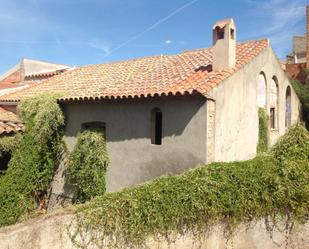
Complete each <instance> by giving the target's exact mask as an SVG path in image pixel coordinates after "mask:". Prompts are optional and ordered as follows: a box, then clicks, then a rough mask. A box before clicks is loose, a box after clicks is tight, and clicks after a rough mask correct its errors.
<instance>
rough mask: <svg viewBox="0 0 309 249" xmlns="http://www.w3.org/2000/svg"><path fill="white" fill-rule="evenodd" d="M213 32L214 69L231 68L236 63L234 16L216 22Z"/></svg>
mask: <svg viewBox="0 0 309 249" xmlns="http://www.w3.org/2000/svg"><path fill="white" fill-rule="evenodd" d="M212 32H213V65H212V68H213V70H222V69H230V68H232V67H234V66H235V63H236V27H235V24H234V21H233V19H232V18H230V19H226V20H221V21H218V22H216V23H215V25H214V26H213V28H212Z"/></svg>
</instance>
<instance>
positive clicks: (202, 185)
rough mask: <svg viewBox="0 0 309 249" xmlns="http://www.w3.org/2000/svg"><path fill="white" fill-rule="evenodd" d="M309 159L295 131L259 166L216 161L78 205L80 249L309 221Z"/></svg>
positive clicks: (307, 145)
mask: <svg viewBox="0 0 309 249" xmlns="http://www.w3.org/2000/svg"><path fill="white" fill-rule="evenodd" d="M290 140H291V142H290ZM308 155H309V139H308V132H307V131H306V130H305V129H304V128H302V127H301V126H300V125H296V126H293V127H292V128H291V129H290V131H289V132H288V133H287V135H286V136H285V137H284V138H282V139H281V140H280V141H279V142H278V143H277V144H276V145H275V146H274V147H273V148H272V149H271V152H270V153H264V154H261V155H259V156H257V157H256V158H254V159H252V160H249V161H244V162H231V163H212V164H210V165H205V166H202V167H199V168H197V169H195V170H191V171H188V172H186V173H184V174H182V175H179V176H169V177H161V178H159V179H156V180H154V181H153V182H150V183H147V184H144V185H141V186H137V187H131V188H126V189H124V190H122V191H120V192H116V193H107V194H105V195H103V196H99V197H96V198H94V199H92V200H91V201H90V202H87V203H86V204H83V205H80V206H78V208H77V211H76V220H75V222H76V223H75V224H76V225H75V226H71V228H69V232H70V235H71V239H72V240H73V242H75V243H76V245H77V246H79V247H81V248H90V247H91V246H92V245H98V247H99V248H143V247H144V246H145V242H146V240H147V239H148V238H150V237H152V238H155V239H162V238H167V239H172V238H173V235H175V234H184V233H190V232H192V233H193V234H195V235H198V234H202V233H203V232H205V231H207V230H208V229H209V228H210V227H211V226H212V225H213V224H217V223H222V224H224V225H225V230H226V232H228V233H232V232H233V231H234V229H235V228H237V226H238V225H239V224H240V223H246V222H250V221H255V220H260V219H262V218H268V219H270V220H272V222H273V223H274V224H275V223H276V221H279V220H280V221H282V220H283V219H284V218H286V217H289V218H288V220H287V222H292V223H293V222H305V221H306V220H307V219H308V214H309V212H308V211H309V210H308V208H309V203H308V201H309V189H308V188H309V186H308V182H309V161H308Z"/></svg>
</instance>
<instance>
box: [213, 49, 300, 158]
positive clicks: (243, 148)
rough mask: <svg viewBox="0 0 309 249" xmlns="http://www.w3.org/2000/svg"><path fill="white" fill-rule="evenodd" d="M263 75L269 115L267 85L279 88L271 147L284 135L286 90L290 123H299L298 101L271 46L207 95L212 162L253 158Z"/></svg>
mask: <svg viewBox="0 0 309 249" xmlns="http://www.w3.org/2000/svg"><path fill="white" fill-rule="evenodd" d="M260 72H264V74H265V76H266V86H267V88H266V109H267V112H268V114H269V112H270V100H269V99H270V82H271V79H272V78H273V76H276V77H277V79H278V85H279V108H278V113H279V119H278V120H279V122H278V128H276V129H275V130H271V129H270V128H269V139H270V144H273V143H274V142H275V141H276V140H277V139H278V138H279V136H281V135H283V134H284V133H285V132H286V127H285V91H286V88H287V86H290V87H291V90H292V95H291V100H292V101H291V102H292V103H291V104H292V123H293V122H296V121H298V120H299V109H300V102H299V100H298V98H297V96H296V94H295V92H294V90H293V88H292V86H291V85H290V82H289V80H288V78H287V76H286V74H285V72H284V71H283V70H282V69H281V67H280V64H279V61H278V59H277V58H276V56H275V54H274V53H273V51H272V49H271V47H268V48H266V49H265V50H264V51H262V52H261V53H260V54H259V55H258V56H257V57H256V58H254V59H253V60H252V61H251V62H250V63H248V64H247V65H245V66H244V67H243V68H241V69H240V70H239V71H237V72H236V73H234V74H233V75H232V76H231V77H229V78H228V79H226V80H225V81H224V82H222V83H221V84H219V85H218V86H217V87H215V88H214V89H213V90H212V91H211V93H210V94H209V95H210V97H211V98H213V99H214V100H215V101H216V113H215V138H214V140H215V149H214V151H215V161H235V160H247V159H250V158H253V157H254V156H255V155H256V146H257V143H258V123H259V122H258V104H257V94H258V91H257V90H258V88H257V85H258V76H259V74H260Z"/></svg>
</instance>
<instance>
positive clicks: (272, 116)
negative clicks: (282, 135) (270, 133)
mask: <svg viewBox="0 0 309 249" xmlns="http://www.w3.org/2000/svg"><path fill="white" fill-rule="evenodd" d="M270 128H272V129H275V128H276V109H275V108H270Z"/></svg>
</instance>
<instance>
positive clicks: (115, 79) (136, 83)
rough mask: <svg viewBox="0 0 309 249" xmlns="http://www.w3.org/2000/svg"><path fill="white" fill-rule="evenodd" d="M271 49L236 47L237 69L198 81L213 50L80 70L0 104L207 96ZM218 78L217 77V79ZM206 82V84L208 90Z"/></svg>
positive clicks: (261, 44) (257, 44) (261, 43)
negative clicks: (36, 98) (53, 96)
mask: <svg viewBox="0 0 309 249" xmlns="http://www.w3.org/2000/svg"><path fill="white" fill-rule="evenodd" d="M246 44H247V45H246ZM268 45H269V41H268V39H259V40H251V41H247V42H242V43H237V49H236V53H237V56H236V58H237V61H236V63H237V65H236V67H235V68H233V70H229V71H228V72H223V71H212V73H209V74H205V73H203V74H200V75H202V76H203V77H204V78H205V79H204V78H203V79H200V78H198V77H197V76H196V75H197V74H196V71H195V70H196V69H197V68H201V67H205V66H208V65H210V64H212V58H213V56H212V47H210V48H202V49H196V50H191V51H190V52H191V53H179V54H175V55H157V56H148V57H141V58H134V59H131V60H123V61H119V62H112V63H104V64H94V65H89V66H83V67H77V68H76V69H72V70H69V71H66V72H64V73H63V74H60V75H56V76H54V77H52V78H50V79H47V80H44V81H43V82H42V83H40V84H37V85H32V86H30V87H28V88H27V89H24V90H20V91H18V92H14V93H11V94H8V95H4V96H2V98H1V97H0V101H1V100H2V101H12V102H14V101H15V102H16V101H20V100H21V99H24V98H27V97H30V96H33V95H36V94H39V93H43V92H55V93H60V94H62V95H63V96H64V97H63V98H61V99H85V98H90V99H99V98H105V97H106V98H118V97H119V98H123V97H130V96H131V97H132V96H134V97H135V96H137V97H142V96H153V95H155V94H159V93H162V94H170V93H171V94H174V93H175V94H176V93H185V92H192V89H195V88H201V89H202V88H203V89H202V90H203V91H204V92H206V90H207V91H208V90H209V89H210V88H209V87H210V86H215V85H216V84H218V83H219V82H221V81H223V80H224V79H225V78H226V77H229V75H230V74H233V73H234V72H235V71H237V70H239V69H240V68H241V67H242V66H244V65H245V64H247V63H249V62H250V61H251V60H252V59H253V58H255V57H256V56H257V55H258V54H259V53H260V52H261V51H262V50H263V49H265V48H266V47H267V46H268ZM240 54H241V55H242V56H239V55H240ZM135 62H138V63H135ZM216 75H217V76H218V77H214V76H216ZM214 78H218V79H216V80H215V79H214ZM197 81H198V82H197ZM203 82H206V83H207V89H206V86H204V83H203ZM205 89H206V90H205Z"/></svg>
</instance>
